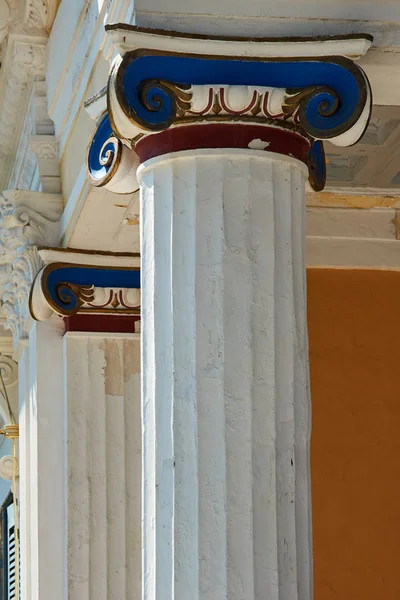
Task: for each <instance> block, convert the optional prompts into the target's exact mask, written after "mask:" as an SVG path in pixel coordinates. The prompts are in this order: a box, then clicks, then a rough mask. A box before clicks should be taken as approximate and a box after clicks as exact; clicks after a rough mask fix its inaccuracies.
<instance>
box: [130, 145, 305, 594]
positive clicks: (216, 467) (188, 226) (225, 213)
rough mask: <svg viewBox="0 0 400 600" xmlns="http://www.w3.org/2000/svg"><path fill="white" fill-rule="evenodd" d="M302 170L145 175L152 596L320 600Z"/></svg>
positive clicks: (147, 531)
mask: <svg viewBox="0 0 400 600" xmlns="http://www.w3.org/2000/svg"><path fill="white" fill-rule="evenodd" d="M306 176H307V173H306V169H305V167H304V165H303V164H302V163H300V162H299V161H297V160H295V159H292V158H290V157H285V156H282V155H278V154H273V153H265V152H262V151H258V150H246V149H244V150H198V151H197V150H194V151H186V152H177V153H175V154H169V155H164V156H161V157H158V158H155V159H151V160H148V161H147V162H145V163H144V164H142V166H141V167H140V168H139V172H138V177H139V181H140V185H141V239H142V242H141V244H142V249H141V254H142V418H143V600H222V599H224V598H227V599H229V600H253V599H254V600H266V599H268V600H311V598H312V564H311V516H310V492H309V433H310V414H309V390H308V350H307V327H306V308H305V266H304V241H305V237H304V182H305V178H306Z"/></svg>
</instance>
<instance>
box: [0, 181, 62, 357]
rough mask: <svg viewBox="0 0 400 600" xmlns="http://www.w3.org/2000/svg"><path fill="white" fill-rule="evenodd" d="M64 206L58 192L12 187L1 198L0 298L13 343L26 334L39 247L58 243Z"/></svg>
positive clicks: (40, 261)
mask: <svg viewBox="0 0 400 600" xmlns="http://www.w3.org/2000/svg"><path fill="white" fill-rule="evenodd" d="M62 209H63V204H62V199H61V196H60V195H59V194H46V193H43V192H25V191H20V190H9V191H6V192H3V194H2V196H1V200H0V299H1V310H2V313H3V315H4V317H5V324H4V327H5V329H9V330H10V331H11V333H12V336H13V342H14V345H16V344H17V343H18V340H19V339H20V338H23V337H26V330H25V326H26V322H27V320H28V318H29V295H30V290H31V286H32V283H33V281H34V279H35V276H36V274H37V273H38V271H39V270H40V268H41V266H42V260H41V258H40V255H39V253H38V247H41V246H45V245H47V244H57V243H58V241H59V220H60V217H61V213H62Z"/></svg>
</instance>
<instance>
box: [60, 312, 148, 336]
mask: <svg viewBox="0 0 400 600" xmlns="http://www.w3.org/2000/svg"><path fill="white" fill-rule="evenodd" d="M138 321H140V316H139V315H138V316H131V315H83V314H80V315H73V316H72V317H64V323H65V331H87V332H88V333H89V332H90V333H92V332H99V333H109V332H111V333H136V323H137V322H138Z"/></svg>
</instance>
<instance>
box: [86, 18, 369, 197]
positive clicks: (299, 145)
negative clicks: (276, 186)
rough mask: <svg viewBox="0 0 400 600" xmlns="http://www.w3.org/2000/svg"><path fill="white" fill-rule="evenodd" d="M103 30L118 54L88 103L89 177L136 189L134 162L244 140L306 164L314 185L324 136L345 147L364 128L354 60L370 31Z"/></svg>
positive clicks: (364, 102) (365, 104)
mask: <svg viewBox="0 0 400 600" xmlns="http://www.w3.org/2000/svg"><path fill="white" fill-rule="evenodd" d="M106 29H107V31H108V33H109V35H110V37H111V39H112V40H113V42H114V43H115V45H116V47H117V50H118V51H119V55H118V56H117V58H116V59H115V61H114V64H113V67H112V69H111V73H110V77H109V80H108V85H107V88H106V89H105V90H104V91H102V92H100V93H99V94H97V95H96V96H94V97H93V98H92V99H90V100H88V102H87V103H86V105H87V109H88V112H89V114H90V115H91V116H92V117H95V118H98V120H99V124H98V128H97V130H96V133H95V135H94V137H93V140H92V144H91V146H90V149H89V153H88V171H89V175H90V180H91V182H92V184H93V185H96V186H105V187H107V188H108V189H110V190H112V191H113V192H116V193H128V192H133V191H135V190H136V189H137V188H138V182H137V180H136V170H137V167H138V165H139V164H140V163H142V162H144V161H146V160H148V159H151V158H154V157H155V156H160V155H162V154H167V153H170V152H177V151H182V150H193V149H198V148H207V149H213V148H241V149H248V148H250V149H253V150H259V151H265V152H275V153H279V154H284V155H287V156H290V157H291V158H294V159H297V160H299V161H301V162H303V163H304V164H305V165H306V166H307V167H308V171H309V181H310V184H311V186H312V187H313V188H314V189H315V190H320V189H322V188H323V187H324V184H325V157H324V149H323V141H324V140H329V141H330V142H332V143H333V144H336V145H338V146H348V145H352V144H354V143H355V142H357V140H358V139H359V138H360V137H361V136H362V134H363V133H364V131H365V129H366V127H367V124H368V120H369V116H370V110H371V101H372V98H371V90H370V86H369V83H368V80H367V78H366V76H365V74H364V72H363V71H362V69H361V68H360V67H359V66H358V65H357V64H356V63H355V62H354V61H355V60H357V59H358V58H359V57H360V56H362V55H363V54H365V52H366V51H367V50H368V48H369V47H370V45H371V43H372V38H371V37H370V36H368V35H363V34H359V35H350V36H338V37H330V38H324V39H322V38H303V39H301V38H300V39H295V38H293V39H291V38H287V39H260V38H256V39H251V40H250V39H245V38H216V37H212V36H210V37H209V38H208V39H207V38H206V37H204V36H196V35H187V34H180V33H177V32H170V31H169V32H164V31H156V30H151V29H148V30H146V29H143V28H140V27H135V26H130V25H123V24H122V25H121V24H116V25H108V26H106ZM105 100H106V102H105ZM96 107H97V110H96ZM105 107H106V108H105Z"/></svg>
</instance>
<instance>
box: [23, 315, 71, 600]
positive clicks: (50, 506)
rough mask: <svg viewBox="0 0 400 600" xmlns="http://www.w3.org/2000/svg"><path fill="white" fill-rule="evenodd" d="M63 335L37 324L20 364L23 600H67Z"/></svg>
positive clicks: (52, 327) (48, 325)
mask: <svg viewBox="0 0 400 600" xmlns="http://www.w3.org/2000/svg"><path fill="white" fill-rule="evenodd" d="M62 347H63V345H62V331H61V330H60V328H59V326H58V323H57V322H53V321H51V322H50V321H49V322H47V323H40V324H36V323H35V324H34V325H33V326H32V329H31V331H30V336H29V346H28V345H26V346H25V347H24V349H23V352H22V355H21V357H20V360H19V403H20V438H19V443H20V514H21V523H20V530H21V598H22V599H23V600H25V599H29V600H54V598H58V599H60V600H67V597H68V596H67V586H66V584H67V573H66V555H67V539H66V510H65V509H66V503H65V501H66V493H65V492H66V480H65V447H66V445H65V414H64V372H63V354H62Z"/></svg>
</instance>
